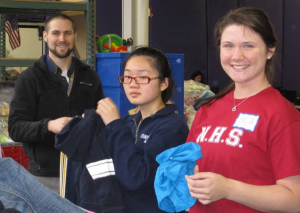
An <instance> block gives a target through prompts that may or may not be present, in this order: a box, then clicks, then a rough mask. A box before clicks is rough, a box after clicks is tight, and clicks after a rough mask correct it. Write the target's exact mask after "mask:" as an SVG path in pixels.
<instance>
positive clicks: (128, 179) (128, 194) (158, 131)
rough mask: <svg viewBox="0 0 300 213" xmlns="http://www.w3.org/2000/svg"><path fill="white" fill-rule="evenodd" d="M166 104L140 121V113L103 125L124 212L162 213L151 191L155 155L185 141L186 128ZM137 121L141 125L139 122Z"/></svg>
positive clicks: (152, 187) (173, 107)
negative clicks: (120, 190) (119, 186)
mask: <svg viewBox="0 0 300 213" xmlns="http://www.w3.org/2000/svg"><path fill="white" fill-rule="evenodd" d="M176 112H177V107H176V105H173V104H172V105H167V106H166V107H165V108H163V109H161V110H159V111H158V112H157V113H155V114H154V115H151V116H150V117H147V118H145V119H144V120H143V121H142V122H141V123H140V120H141V114H140V113H137V114H136V115H130V116H126V117H124V119H117V120H115V121H112V122H111V123H109V124H108V125H107V126H106V130H107V144H108V147H109V150H110V152H111V154H112V158H113V161H114V167H115V173H116V177H117V179H118V180H119V182H120V183H121V189H122V190H123V193H124V194H123V201H124V205H125V212H126V213H141V212H142V213H161V212H163V211H161V210H159V208H158V204H157V199H156V196H155V192H154V178H155V174H156V170H157V168H158V166H159V165H158V163H157V162H156V160H155V158H156V156H157V155H158V154H160V153H161V152H163V151H164V150H166V149H169V148H171V147H175V146H178V145H181V144H183V143H185V141H186V138H187V136H188V132H189V129H188V127H187V125H186V123H185V122H184V121H183V119H182V118H181V117H180V116H179V115H178V114H177V113H176ZM139 123H140V124H139Z"/></svg>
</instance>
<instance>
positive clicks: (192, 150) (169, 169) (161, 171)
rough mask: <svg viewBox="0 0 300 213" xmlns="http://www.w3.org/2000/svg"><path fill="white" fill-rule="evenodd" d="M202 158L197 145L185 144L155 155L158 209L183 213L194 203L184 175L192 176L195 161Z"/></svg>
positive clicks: (194, 200)
mask: <svg viewBox="0 0 300 213" xmlns="http://www.w3.org/2000/svg"><path fill="white" fill-rule="evenodd" d="M200 158H202V152H201V147H200V145H199V144H197V143H192V142H189V143H185V144H182V145H180V146H177V147H174V148H171V149H168V150H166V151H164V152H162V153H161V154H159V155H157V157H156V161H157V162H158V163H159V164H160V166H159V167H158V169H157V171H156V176H155V180H154V189H155V193H156V198H157V201H158V207H159V208H160V209H161V210H163V211H166V212H180V211H184V210H186V209H188V208H190V207H191V206H193V205H194V204H195V202H196V199H195V198H192V196H191V194H190V192H189V189H188V186H187V182H186V180H185V177H184V176H185V175H192V174H194V167H195V165H196V160H198V159H200Z"/></svg>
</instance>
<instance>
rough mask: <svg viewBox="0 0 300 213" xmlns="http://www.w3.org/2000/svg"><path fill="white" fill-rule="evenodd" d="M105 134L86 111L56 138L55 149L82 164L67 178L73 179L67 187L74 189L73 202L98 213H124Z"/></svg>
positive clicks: (98, 120) (97, 120) (96, 118)
mask: <svg viewBox="0 0 300 213" xmlns="http://www.w3.org/2000/svg"><path fill="white" fill-rule="evenodd" d="M105 133H106V131H105V125H104V123H103V121H102V119H101V118H100V116H99V115H97V114H96V113H95V110H86V111H85V116H84V119H83V118H82V117H75V118H73V119H72V120H71V121H70V122H69V123H68V124H67V125H66V126H65V127H64V128H63V130H62V131H61V132H60V133H59V134H57V135H56V144H55V147H56V148H57V149H59V150H61V151H63V152H64V153H65V154H66V155H67V156H68V159H70V160H72V161H75V162H81V163H79V167H78V168H77V170H76V172H75V173H74V174H67V176H74V179H75V181H74V182H75V186H69V187H71V188H75V189H76V195H75V197H76V200H72V202H74V203H75V204H77V205H79V206H81V207H83V208H85V209H87V210H90V211H94V212H97V213H124V205H123V201H122V195H121V192H120V188H119V183H118V181H117V179H116V177H115V172H114V167H113V162H112V159H111V155H110V153H109V151H108V148H107V144H106V134H105ZM71 171H73V170H71ZM74 182H73V181H71V184H72V183H74ZM73 199H74V198H73Z"/></svg>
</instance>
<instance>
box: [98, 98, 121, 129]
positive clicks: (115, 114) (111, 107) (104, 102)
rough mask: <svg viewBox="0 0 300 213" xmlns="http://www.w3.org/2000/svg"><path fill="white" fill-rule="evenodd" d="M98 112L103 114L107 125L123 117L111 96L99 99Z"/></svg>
mask: <svg viewBox="0 0 300 213" xmlns="http://www.w3.org/2000/svg"><path fill="white" fill-rule="evenodd" d="M96 113H97V114H98V115H100V116H101V118H102V120H103V122H104V124H105V125H107V124H109V123H110V122H112V121H114V120H117V119H119V118H121V116H120V114H119V111H118V107H117V105H116V104H115V103H114V102H113V101H112V100H111V99H110V98H104V99H101V100H100V101H98V105H97V110H96Z"/></svg>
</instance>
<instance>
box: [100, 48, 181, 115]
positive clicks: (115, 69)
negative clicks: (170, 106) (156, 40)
mask: <svg viewBox="0 0 300 213" xmlns="http://www.w3.org/2000/svg"><path fill="white" fill-rule="evenodd" d="M128 55H129V53H97V54H96V62H97V63H96V67H97V74H98V75H99V76H100V78H101V82H102V86H103V91H104V95H105V97H110V98H111V99H112V100H113V101H114V102H115V103H116V105H117V106H118V108H119V111H120V114H121V116H122V117H123V116H125V115H127V114H128V111H129V110H131V109H133V108H135V107H136V106H134V105H132V104H130V102H129V101H128V100H127V98H126V95H125V92H124V89H123V86H122V84H120V83H119V81H118V76H119V75H123V72H124V61H125V60H126V58H127V56H128ZM166 55H167V57H168V59H169V62H170V65H171V69H172V75H173V78H174V81H175V91H174V93H173V96H172V98H171V100H172V101H173V102H175V103H176V104H177V107H178V112H179V114H180V115H182V116H183V107H184V106H183V103H184V102H183V93H184V91H183V89H184V87H183V83H184V55H183V54H172V53H170V54H166Z"/></svg>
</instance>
